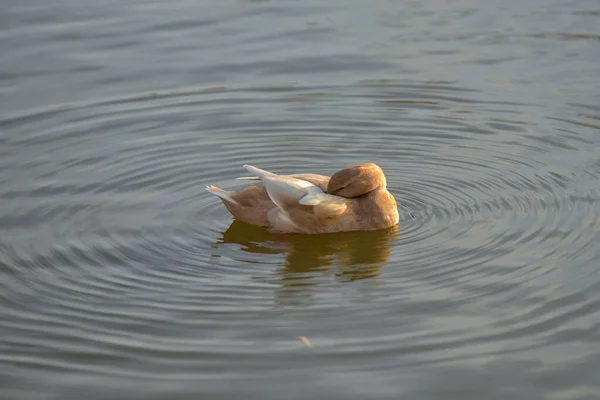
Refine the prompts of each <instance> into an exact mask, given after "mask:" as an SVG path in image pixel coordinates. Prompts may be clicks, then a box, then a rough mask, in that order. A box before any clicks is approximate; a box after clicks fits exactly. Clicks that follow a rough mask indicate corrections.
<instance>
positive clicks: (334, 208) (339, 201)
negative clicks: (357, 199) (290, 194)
mask: <svg viewBox="0 0 600 400" xmlns="http://www.w3.org/2000/svg"><path fill="white" fill-rule="evenodd" d="M351 201H352V200H350V199H346V198H344V197H340V196H335V195H332V194H327V193H323V192H321V193H316V192H314V193H309V194H307V195H306V196H304V197H303V198H301V199H300V201H299V203H300V204H302V205H305V206H313V210H314V213H315V215H316V216H317V217H323V218H331V217H336V216H339V215H341V214H343V213H344V212H345V211H346V210H347V209H348V206H349V205H350V203H351Z"/></svg>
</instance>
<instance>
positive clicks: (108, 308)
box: [0, 80, 600, 390]
mask: <svg viewBox="0 0 600 400" xmlns="http://www.w3.org/2000/svg"><path fill="white" fill-rule="evenodd" d="M480 97H482V95H481V94H480V93H478V92H476V91H474V90H467V89H466V88H461V87H458V85H456V84H455V83H452V82H447V83H444V82H400V81H389V80H368V81H360V82H354V83H349V84H347V85H341V86H306V85H296V86H269V87H251V86H248V87H231V88H229V87H220V88H198V89H189V90H183V91H165V92H156V93H146V94H137V95H133V96H131V97H124V98H115V99H110V100H106V101H101V102H91V103H81V104H72V105H64V106H59V107H53V108H48V109H44V110H37V111H33V112H29V113H25V114H22V115H15V116H12V117H10V118H5V119H4V120H3V121H1V122H0V126H1V129H2V131H3V132H4V134H3V136H2V142H3V149H4V152H5V155H4V156H3V157H2V158H1V159H0V170H1V172H0V183H1V187H2V190H1V192H0V199H1V201H2V208H1V210H2V214H1V215H0V221H1V228H0V229H1V232H2V241H1V242H0V244H1V246H2V248H1V251H0V257H1V259H0V267H1V273H2V276H3V279H2V288H1V289H2V290H0V302H1V306H2V309H3V314H4V316H3V321H4V328H3V329H4V332H5V334H4V335H3V337H4V339H3V340H2V341H1V342H0V353H2V355H1V356H0V358H1V359H2V361H3V363H5V364H8V365H9V366H10V371H9V374H11V375H12V376H14V377H17V376H19V375H20V374H23V373H27V374H32V375H34V376H42V377H43V378H40V379H45V380H48V381H51V380H52V379H53V378H55V377H56V376H58V375H60V374H61V373H62V372H63V371H68V372H76V371H77V374H80V375H82V376H88V377H89V376H95V377H96V379H97V380H96V384H99V382H103V381H104V380H106V379H111V381H112V382H115V380H117V381H118V380H119V379H120V380H127V379H144V380H145V381H146V382H152V381H156V382H160V379H161V378H160V377H161V376H163V378H164V375H162V374H164V373H165V371H168V373H167V374H168V377H169V379H177V380H178V381H180V382H181V383H182V384H184V385H185V384H188V385H191V384H192V383H194V382H198V379H200V381H201V382H203V383H204V384H207V385H210V384H209V382H213V384H214V379H225V378H224V377H227V378H228V379H229V378H235V377H239V376H242V375H243V376H246V377H247V376H249V375H248V374H250V375H251V374H252V373H251V372H250V369H252V370H253V371H254V372H253V373H257V371H260V372H262V373H267V372H268V373H271V374H275V375H274V376H277V374H280V375H281V374H283V372H278V370H279V369H280V367H281V366H283V365H286V366H288V367H289V366H290V362H291V363H292V366H295V367H296V368H300V370H302V371H305V373H308V372H307V371H308V370H309V368H310V362H308V361H306V360H305V361H303V360H300V359H293V360H292V361H290V354H293V352H294V351H296V350H297V348H298V346H297V344H296V342H295V341H294V340H295V339H294V338H295V337H296V336H298V335H300V334H307V335H312V336H313V337H314V340H315V346H317V347H319V353H318V355H315V357H317V358H318V360H320V362H323V363H326V364H328V365H331V367H332V368H335V369H337V370H338V371H345V372H347V373H352V372H353V371H354V372H356V371H359V370H360V369H362V368H364V364H360V365H361V366H360V367H353V366H352V364H353V363H352V362H350V363H347V362H344V365H347V366H346V367H341V366H340V365H339V364H338V361H339V360H341V359H344V360H355V361H356V360H359V359H361V358H364V357H366V356H368V357H370V358H369V360H370V361H368V365H369V369H370V370H371V371H384V370H385V369H386V368H389V367H390V366H391V365H396V366H406V365H409V364H412V365H428V364H431V363H433V364H434V365H443V364H444V363H446V362H449V361H451V360H463V361H465V362H466V361H468V360H472V359H481V358H486V357H489V356H493V355H496V356H497V355H507V354H518V353H522V352H524V351H529V352H532V353H534V354H537V355H538V357H543V355H542V353H539V354H538V353H537V349H542V348H545V347H548V346H552V345H554V344H556V343H561V342H563V341H570V340H574V339H576V338H581V337H583V335H584V332H585V329H586V328H585V326H589V324H593V321H592V320H591V319H590V316H591V315H592V314H593V313H595V312H597V311H598V309H600V298H599V297H598V296H597V294H596V293H597V289H598V285H599V283H598V275H597V270H596V269H595V268H594V267H593V265H594V264H597V262H598V253H597V252H596V251H595V245H596V243H597V242H598V234H597V232H598V226H599V225H600V218H599V211H600V208H599V206H598V204H599V203H598V200H600V185H599V184H598V176H599V173H600V164H598V163H597V162H595V163H593V162H592V161H593V160H594V157H591V156H590V157H579V156H578V154H579V153H583V154H586V152H587V151H589V149H588V148H589V146H591V145H597V138H595V137H594V133H597V131H596V132H595V128H587V129H582V128H581V126H575V125H574V124H572V123H570V122H569V121H556V120H554V122H553V123H552V124H550V125H545V126H540V125H539V124H538V123H537V122H536V121H528V118H526V116H524V115H520V113H519V111H518V109H519V106H520V105H519V104H517V103H507V102H493V101H489V100H484V99H483V98H480ZM266 110H268V112H266ZM349 116H350V117H349ZM538 121H539V120H538ZM596 136H597V135H596ZM549 137H551V138H552V139H548V138H549ZM553 154H554V155H555V154H561V155H562V157H568V158H569V162H568V163H561V162H556V161H555V157H556V156H552V155H553ZM368 160H370V161H374V162H377V163H379V164H380V165H381V166H382V167H383V168H384V170H385V172H386V174H387V176H388V184H389V187H390V190H391V191H392V193H393V194H394V195H395V196H396V197H397V199H398V202H399V207H400V211H401V223H400V226H399V227H396V228H394V229H391V230H385V231H379V232H363V233H348V234H335V235H322V236H310V237H306V236H301V235H300V236H298V235H274V234H271V233H269V232H267V231H266V230H264V229H262V228H257V227H252V226H248V225H245V224H243V223H238V222H235V223H233V224H231V220H230V216H229V214H228V213H227V211H226V210H225V208H224V207H223V206H222V205H221V204H220V202H219V201H218V199H216V198H215V197H213V196H211V195H210V194H209V193H207V192H205V191H204V189H203V188H204V186H205V185H206V184H215V185H218V186H221V187H225V188H234V187H237V186H239V185H240V183H239V182H236V181H234V180H233V178H235V177H237V176H240V175H244V170H243V169H242V168H241V166H242V164H244V163H251V164H255V165H258V166H261V167H264V168H266V169H269V170H273V171H276V172H280V173H291V172H294V171H300V170H301V171H313V172H318V173H327V174H331V173H333V172H334V171H336V170H337V169H339V168H341V167H343V166H346V165H349V164H353V163H358V162H364V161H368ZM566 265H568V269H566V267H565V266H566ZM558 282H560V284H559V283H558ZM373 325H377V327H378V329H377V330H376V331H373V330H372V326H373ZM578 329H581V331H578ZM307 330H308V331H309V332H306V331H307ZM265 351H268V354H269V357H268V361H267V358H264V357H261V356H260V354H263V353H264V352H265ZM574 351H575V350H574ZM48 371H54V372H48ZM199 376H202V378H199ZM211 380H212V381H211ZM155 384H157V383H149V385H150V388H151V387H152V386H153V385H155ZM15 390H17V389H15ZM19 390H20V389H19ZM149 390H150V389H149Z"/></svg>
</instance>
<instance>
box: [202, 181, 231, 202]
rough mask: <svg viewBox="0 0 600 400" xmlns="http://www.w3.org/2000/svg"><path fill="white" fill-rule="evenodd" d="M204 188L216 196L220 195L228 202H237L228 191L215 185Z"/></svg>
mask: <svg viewBox="0 0 600 400" xmlns="http://www.w3.org/2000/svg"><path fill="white" fill-rule="evenodd" d="M206 190H207V191H209V192H210V193H212V194H214V195H215V196H217V197H220V198H221V199H223V200H225V201H228V202H229V203H233V204H238V202H237V201H235V200H234V199H233V198H232V197H231V196H230V195H229V192H227V191H225V190H223V189H221V188H218V187H216V186H212V185H210V186H207V187H206Z"/></svg>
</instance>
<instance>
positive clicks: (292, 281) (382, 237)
mask: <svg viewBox="0 0 600 400" xmlns="http://www.w3.org/2000/svg"><path fill="white" fill-rule="evenodd" d="M398 231H399V225H396V226H394V227H392V228H390V229H381V230H376V231H370V232H343V233H332V234H326V235H318V236H315V235H285V236H283V235H276V234H273V233H271V232H269V231H268V230H266V229H264V228H261V227H258V226H255V225H249V224H246V223H243V222H239V221H235V220H234V221H233V223H232V224H231V225H230V226H229V228H228V229H227V230H226V231H225V232H223V235H222V238H221V240H219V243H235V244H239V245H242V246H243V250H244V251H247V252H250V253H256V254H285V256H286V259H285V263H284V264H283V268H282V270H281V276H282V279H283V281H284V286H286V287H287V288H289V289H292V288H294V287H295V286H298V287H300V286H306V285H307V282H306V279H305V278H310V277H311V276H312V275H314V274H319V275H320V274H329V273H330V272H333V273H334V274H335V276H336V278H337V279H339V280H341V281H354V280H359V279H366V278H374V277H377V276H379V271H380V270H381V269H382V268H383V266H384V264H385V263H386V262H387V261H388V260H389V257H390V252H391V251H390V242H391V241H392V240H394V239H395V238H396V237H397V235H398ZM309 284H310V283H309Z"/></svg>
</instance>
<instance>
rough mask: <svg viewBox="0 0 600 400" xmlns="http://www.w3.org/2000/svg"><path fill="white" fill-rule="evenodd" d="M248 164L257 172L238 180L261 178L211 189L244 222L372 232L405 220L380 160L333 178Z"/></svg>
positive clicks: (291, 229)
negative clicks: (233, 187) (234, 188)
mask: <svg viewBox="0 0 600 400" xmlns="http://www.w3.org/2000/svg"><path fill="white" fill-rule="evenodd" d="M244 168H245V169H246V170H247V171H249V172H250V173H251V174H253V176H250V177H241V178H238V179H242V180H253V181H258V182H255V183H252V184H250V185H246V186H244V187H242V188H241V189H239V190H237V191H227V190H223V189H221V188H218V187H216V186H213V185H209V186H207V187H206V190H207V191H208V192H210V193H212V194H214V195H216V196H217V197H219V198H220V199H221V201H222V202H223V204H224V205H225V207H226V208H227V209H228V210H229V212H230V213H231V215H232V216H233V218H234V219H237V220H239V221H242V222H245V223H248V224H252V225H258V226H263V227H267V228H268V229H269V230H271V231H273V232H280V233H301V234H320V233H334V232H350V231H371V230H378V229H386V228H391V227H393V226H395V225H397V224H398V223H399V221H400V216H399V213H398V207H397V203H396V199H395V198H394V196H393V195H392V194H391V193H390V192H389V191H388V190H387V181H386V178H385V174H384V172H383V170H382V169H381V167H380V166H379V165H377V164H375V163H363V164H358V165H353V166H350V167H347V168H343V169H341V170H339V171H337V172H336V173H334V174H333V175H332V176H331V177H328V176H325V175H319V174H313V173H308V174H306V173H304V174H293V175H278V174H275V173H273V172H269V171H266V170H263V169H260V168H257V167H254V166H252V165H248V164H246V165H244Z"/></svg>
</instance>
